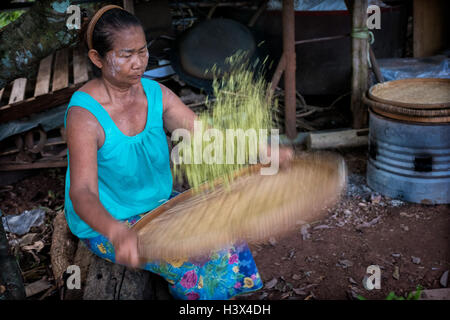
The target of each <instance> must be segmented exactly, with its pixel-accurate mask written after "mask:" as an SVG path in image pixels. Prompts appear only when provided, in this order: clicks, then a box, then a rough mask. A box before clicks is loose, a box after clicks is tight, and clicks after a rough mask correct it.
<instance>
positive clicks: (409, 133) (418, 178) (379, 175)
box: [367, 111, 450, 204]
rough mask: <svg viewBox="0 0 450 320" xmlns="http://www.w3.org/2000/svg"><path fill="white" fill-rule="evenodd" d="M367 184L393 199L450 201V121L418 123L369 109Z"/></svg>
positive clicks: (422, 201) (434, 202) (432, 201)
mask: <svg viewBox="0 0 450 320" xmlns="http://www.w3.org/2000/svg"><path fill="white" fill-rule="evenodd" d="M369 128H370V129H369V159H368V163H367V183H368V185H369V186H370V187H371V188H372V189H374V190H376V191H378V192H380V193H382V194H384V195H386V196H389V197H391V198H396V199H402V200H405V201H409V202H415V203H423V204H443V203H450V123H415V122H407V121H401V120H398V119H391V118H387V117H385V116H381V115H379V114H376V113H374V112H373V111H370V120H369Z"/></svg>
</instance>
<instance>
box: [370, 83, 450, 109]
mask: <svg viewBox="0 0 450 320" xmlns="http://www.w3.org/2000/svg"><path fill="white" fill-rule="evenodd" d="M432 82H435V83H446V84H449V85H450V79H444V78H408V79H399V80H391V81H386V82H382V83H378V84H375V85H373V86H372V87H371V88H370V89H369V90H368V94H367V95H368V96H369V98H370V99H372V100H374V101H377V102H381V103H385V104H389V105H392V106H398V107H403V108H408V109H445V108H450V101H448V102H442V103H406V102H400V101H395V100H390V99H386V98H380V97H379V96H377V95H376V93H375V91H376V90H377V89H380V88H381V87H385V86H390V87H405V86H411V85H414V86H417V85H418V84H420V83H422V84H423V83H432Z"/></svg>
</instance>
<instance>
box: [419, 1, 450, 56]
mask: <svg viewBox="0 0 450 320" xmlns="http://www.w3.org/2000/svg"><path fill="white" fill-rule="evenodd" d="M448 9H449V4H448V1H447V0H414V5H413V54H414V57H417V58H419V57H427V56H431V55H434V54H436V53H437V52H438V51H439V50H440V49H443V48H444V47H445V43H446V40H447V37H448V33H447V32H448V31H447V30H448V28H449V26H448V22H447V19H446V17H445V14H446V13H447V12H448Z"/></svg>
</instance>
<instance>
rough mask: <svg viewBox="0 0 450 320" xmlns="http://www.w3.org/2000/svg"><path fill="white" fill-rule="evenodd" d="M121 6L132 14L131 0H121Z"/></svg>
mask: <svg viewBox="0 0 450 320" xmlns="http://www.w3.org/2000/svg"><path fill="white" fill-rule="evenodd" d="M123 8H124V9H125V10H127V11H128V12H129V13H132V14H134V4H133V0H123Z"/></svg>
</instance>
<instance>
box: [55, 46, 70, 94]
mask: <svg viewBox="0 0 450 320" xmlns="http://www.w3.org/2000/svg"><path fill="white" fill-rule="evenodd" d="M54 70H55V71H54V73H53V84H52V91H58V90H61V89H64V88H67V87H68V86H69V50H68V48H64V49H61V50H59V51H57V52H56V58H55V69H54Z"/></svg>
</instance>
